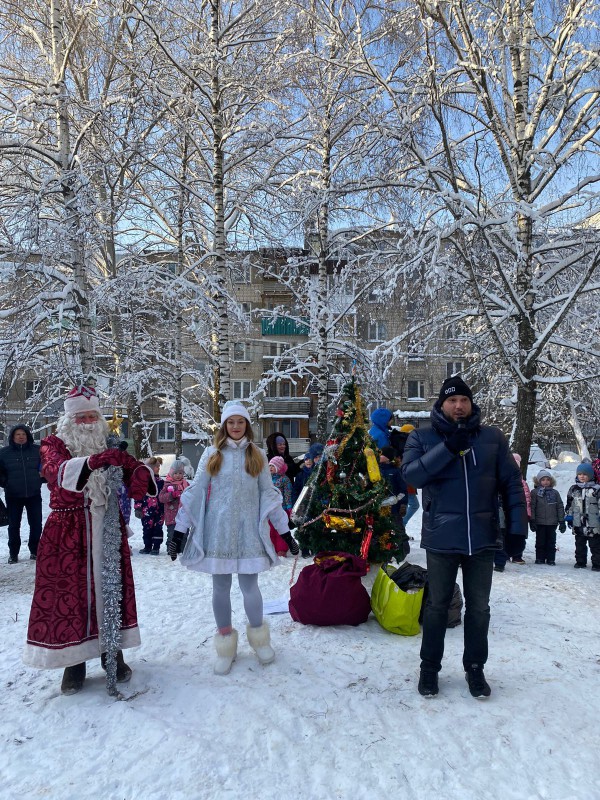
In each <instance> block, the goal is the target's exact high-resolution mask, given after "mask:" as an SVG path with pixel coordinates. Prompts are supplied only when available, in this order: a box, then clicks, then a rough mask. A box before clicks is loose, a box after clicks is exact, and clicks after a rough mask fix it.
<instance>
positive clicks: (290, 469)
mask: <svg viewBox="0 0 600 800" xmlns="http://www.w3.org/2000/svg"><path fill="white" fill-rule="evenodd" d="M278 436H281V438H282V439H284V440H285V453H284V454H283V456H281V453H280V452H279V450H278V449H277V442H276V441H275V440H276V439H277V437H278ZM265 443H266V445H267V461H270V460H271V459H272V458H275V456H281V457H282V458H283V460H284V461H285V463H286V464H287V472H286V473H285V474H286V475H287V477H288V478H289V479H290V480H291V482H292V483H293V482H294V478H295V477H296V475H297V474H298V473H299V472H300V464H296V462H295V461H294V459H293V458H292V457H291V455H290V446H289V444H288V440H287V439H286V438H285V436H284V435H283V433H279V431H276V432H275V433H271V434H270V435H269V436H267V438H266V442H265Z"/></svg>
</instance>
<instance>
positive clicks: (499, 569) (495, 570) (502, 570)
mask: <svg viewBox="0 0 600 800" xmlns="http://www.w3.org/2000/svg"><path fill="white" fill-rule="evenodd" d="M494 572H504V567H499V566H498V565H496V566H495V567H494Z"/></svg>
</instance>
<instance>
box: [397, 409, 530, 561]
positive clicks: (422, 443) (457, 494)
mask: <svg viewBox="0 0 600 800" xmlns="http://www.w3.org/2000/svg"><path fill="white" fill-rule="evenodd" d="M431 424H432V427H431V428H419V429H418V430H416V431H412V433H411V434H410V436H409V437H408V441H407V442H406V447H405V449H404V456H403V459H402V475H403V477H404V480H405V481H406V482H407V483H409V484H412V485H413V486H417V487H419V488H422V489H423V524H422V539H421V547H424V548H425V549H426V550H432V551H433V552H436V553H462V554H467V555H472V554H473V553H477V552H478V551H480V550H485V549H489V548H495V547H497V546H498V540H499V534H500V526H499V522H498V494H500V495H501V496H502V503H503V506H504V510H505V513H506V527H507V531H508V533H513V534H517V535H520V536H523V535H525V533H526V530H527V511H526V507H525V494H524V492H523V486H522V484H521V473H520V472H519V468H518V467H517V463H516V461H515V460H514V458H513V457H512V455H511V453H510V450H509V448H508V442H507V440H506V438H505V436H504V434H503V433H502V432H501V431H500V430H499V429H498V428H492V427H489V426H487V425H485V426H482V425H481V424H480V417H479V408H478V407H477V406H476V405H473V413H472V414H471V416H470V417H469V418H468V419H467V420H466V421H465V426H466V428H467V430H468V431H469V434H470V445H471V449H470V451H469V452H468V453H466V454H465V455H464V456H463V457H462V458H460V457H458V456H455V455H453V454H452V453H451V452H450V451H449V450H448V448H447V447H446V445H445V444H444V442H445V441H446V439H447V438H448V436H450V434H451V433H453V432H454V431H455V430H456V423H455V422H452V421H451V420H448V419H446V417H445V416H444V415H443V414H442V411H441V408H440V403H439V401H438V402H437V403H436V404H435V405H434V407H433V409H432V411H431Z"/></svg>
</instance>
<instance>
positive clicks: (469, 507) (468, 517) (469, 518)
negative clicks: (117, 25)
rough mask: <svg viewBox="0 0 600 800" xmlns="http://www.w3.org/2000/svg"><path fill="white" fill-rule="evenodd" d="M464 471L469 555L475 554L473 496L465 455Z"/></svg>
mask: <svg viewBox="0 0 600 800" xmlns="http://www.w3.org/2000/svg"><path fill="white" fill-rule="evenodd" d="M462 462H463V472H464V473H465V493H466V495H467V540H468V542H469V555H470V556H472V555H473V550H472V547H471V502H470V500H471V498H470V497H469V479H468V475H467V459H466V458H464V457H463V459H462Z"/></svg>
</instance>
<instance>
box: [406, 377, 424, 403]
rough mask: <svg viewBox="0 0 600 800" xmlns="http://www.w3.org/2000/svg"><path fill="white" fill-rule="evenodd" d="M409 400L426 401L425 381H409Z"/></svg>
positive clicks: (407, 393)
mask: <svg viewBox="0 0 600 800" xmlns="http://www.w3.org/2000/svg"><path fill="white" fill-rule="evenodd" d="M406 398H407V400H413V399H414V400H425V381H408V391H407V392H406Z"/></svg>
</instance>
